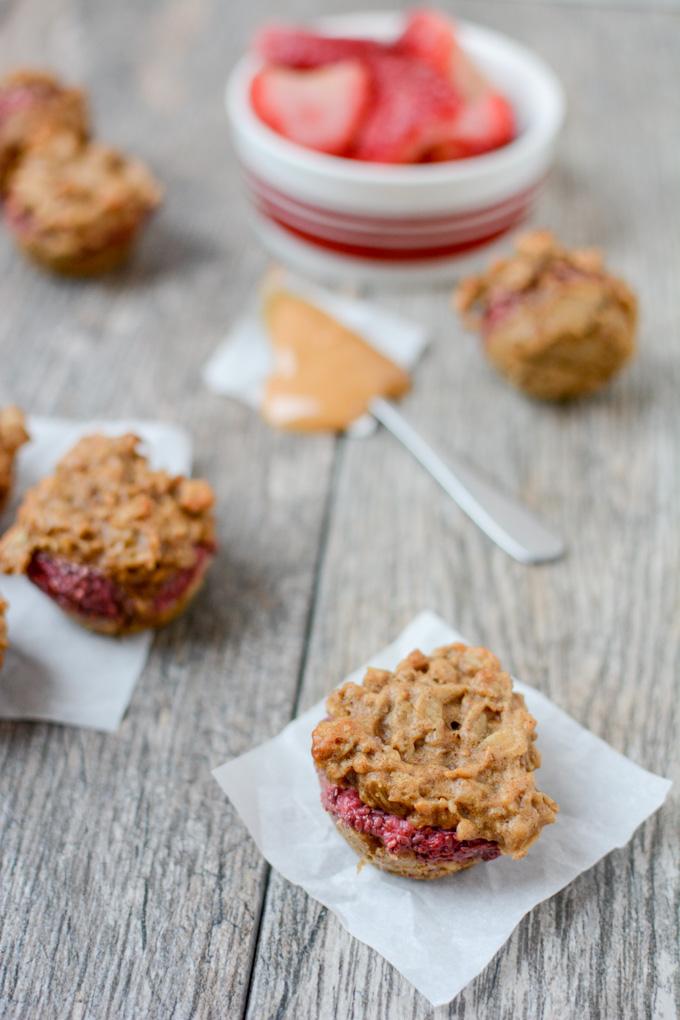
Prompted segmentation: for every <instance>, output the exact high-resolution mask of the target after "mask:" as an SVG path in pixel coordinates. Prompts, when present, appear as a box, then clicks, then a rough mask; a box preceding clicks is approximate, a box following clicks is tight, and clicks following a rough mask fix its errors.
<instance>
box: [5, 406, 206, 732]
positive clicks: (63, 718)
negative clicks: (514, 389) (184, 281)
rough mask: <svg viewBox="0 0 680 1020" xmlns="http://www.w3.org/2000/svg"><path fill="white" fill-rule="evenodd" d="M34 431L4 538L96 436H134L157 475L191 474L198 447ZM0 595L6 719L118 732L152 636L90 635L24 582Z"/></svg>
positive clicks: (135, 425) (148, 431)
mask: <svg viewBox="0 0 680 1020" xmlns="http://www.w3.org/2000/svg"><path fill="white" fill-rule="evenodd" d="M28 428H29V432H30V434H31V442H30V443H29V444H28V445H27V446H24V447H22V449H21V450H20V451H19V459H18V471H17V480H16V485H15V489H14V499H13V502H12V506H11V507H10V508H8V509H7V511H6V512H5V513H4V514H3V516H2V522H1V523H2V528H3V530H4V529H5V528H6V527H8V526H9V525H10V523H11V522H12V519H13V516H14V510H15V508H16V506H17V503H18V502H19V500H20V499H21V496H22V495H23V493H24V492H25V491H26V489H28V488H29V487H30V486H31V485H34V484H35V483H36V482H37V481H39V480H40V478H42V477H43V476H44V475H46V474H50V473H51V472H52V470H53V469H54V466H55V464H56V462H57V461H58V460H59V459H60V457H62V456H63V455H64V454H65V453H66V452H67V451H68V450H69V448H70V447H71V446H73V444H74V443H75V442H77V440H78V439H80V437H81V436H84V435H88V434H90V433H92V432H106V433H108V434H110V435H119V434H122V433H124V432H135V433H137V435H139V436H140V437H141V438H142V439H143V440H144V452H145V453H146V455H147V456H148V457H149V458H150V460H151V463H152V464H153V466H154V467H157V468H165V469H166V470H168V471H170V472H172V473H173V474H185V473H187V472H188V471H189V469H190V467H191V441H190V439H189V436H188V435H187V433H186V432H185V431H184V429H181V428H178V427H177V426H175V425H165V424H162V423H160V422H142V421H115V422H114V421H110V422H96V421H95V422H86V423H83V422H74V421H65V420H60V419H55V418H31V420H30V421H29V425H28ZM0 594H2V595H3V597H4V598H5V599H6V600H7V601H8V602H9V610H8V613H7V624H8V629H9V642H10V647H9V649H8V651H7V653H6V656H5V665H4V666H3V668H2V669H1V670H0V718H3V719H34V720H37V719H40V720H45V721H47V722H57V723H64V724H66V725H69V726H88V727H91V728H92V729H96V730H107V731H109V732H111V731H113V730H115V729H116V728H117V727H118V725H119V723H120V721H121V719H122V718H123V715H124V713H125V709H126V708H127V706H128V703H129V701H130V698H131V697H132V691H133V690H134V686H135V684H136V682H137V679H138V677H139V675H140V674H141V672H142V669H143V668H144V663H145V662H146V657H147V654H148V651H149V647H150V645H151V641H152V640H153V633H152V632H151V631H146V632H145V633H142V634H135V635H133V636H132V637H125V638H111V637H103V636H101V635H98V634H91V633H90V632H89V631H87V630H85V629H83V628H82V627H80V626H79V625H78V624H76V623H73V622H72V621H71V620H69V619H68V617H67V616H65V614H64V613H62V611H61V610H60V609H59V608H58V607H57V606H56V605H55V604H54V603H53V602H52V601H51V599H49V598H47V596H45V595H43V594H42V592H40V591H39V590H38V589H37V588H36V587H35V586H34V585H32V584H31V583H30V582H29V581H27V580H26V578H25V577H6V576H4V575H2V574H0Z"/></svg>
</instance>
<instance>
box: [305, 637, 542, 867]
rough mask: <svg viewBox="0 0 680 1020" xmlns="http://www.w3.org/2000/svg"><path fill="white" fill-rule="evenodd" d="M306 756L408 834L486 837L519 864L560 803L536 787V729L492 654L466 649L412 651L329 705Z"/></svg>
mask: <svg viewBox="0 0 680 1020" xmlns="http://www.w3.org/2000/svg"><path fill="white" fill-rule="evenodd" d="M327 709H328V718H327V719H325V720H324V721H323V722H320V723H319V725H318V726H317V727H316V729H315V730H314V734H313V737H312V754H313V756H314V760H315V762H316V764H317V766H318V767H319V768H320V769H321V770H322V771H323V772H324V773H325V775H326V778H327V779H328V781H329V782H330V783H332V784H334V785H340V786H342V785H349V786H354V787H355V788H356V789H357V791H358V793H359V796H360V797H361V799H362V801H363V802H364V803H365V804H368V805H369V806H371V807H375V808H381V809H382V810H383V811H386V812H389V813H390V814H395V815H399V816H400V817H403V818H406V819H408V821H410V822H411V823H412V824H413V825H415V826H417V827H422V826H425V825H432V826H437V827H440V828H444V829H451V830H455V832H456V837H457V838H458V839H459V840H470V839H488V840H493V841H495V842H497V843H498V845H499V847H500V849H501V851H502V852H503V853H506V854H511V855H512V856H513V857H522V856H524V854H525V853H526V851H527V849H528V847H529V846H530V845H531V844H532V843H533V842H534V840H535V839H536V838H537V837H538V836H539V834H540V832H541V829H542V828H543V826H544V825H547V824H549V823H550V822H553V821H554V820H555V814H556V812H557V810H558V809H557V805H556V804H555V802H554V801H553V800H551V798H550V797H548V796H546V795H545V794H543V793H541V792H540V791H539V790H537V789H536V785H535V783H534V777H533V774H532V773H533V771H534V769H536V768H538V766H539V764H540V756H539V754H538V751H537V750H536V748H535V746H534V741H535V739H536V737H535V728H536V721H535V719H534V718H533V716H531V715H530V713H529V712H528V711H527V708H526V705H525V704H524V698H523V697H522V695H521V694H518V693H517V692H514V691H513V689H512V680H511V678H510V676H509V675H508V674H507V673H505V672H503V670H502V669H501V666H500V663H499V661H498V659H497V658H496V656H495V655H493V654H492V653H491V652H489V651H488V650H487V649H486V648H471V647H468V646H467V645H463V644H452V645H447V646H445V647H443V648H438V649H436V650H435V651H434V652H433V653H432V655H431V656H426V655H423V653H422V652H419V651H414V652H411V654H410V655H409V656H408V657H407V658H406V659H404V660H403V662H401V663H399V665H398V666H397V668H396V670H395V671H394V672H393V673H392V672H390V671H388V670H383V669H368V670H367V672H366V676H365V677H364V680H363V683H362V684H355V683H346V684H344V685H343V686H342V687H341V688H339V690H337V691H334V692H333V694H331V695H330V697H329V698H328V702H327Z"/></svg>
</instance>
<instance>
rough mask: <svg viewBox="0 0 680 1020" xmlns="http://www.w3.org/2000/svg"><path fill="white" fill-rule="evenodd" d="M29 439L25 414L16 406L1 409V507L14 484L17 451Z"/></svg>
mask: <svg viewBox="0 0 680 1020" xmlns="http://www.w3.org/2000/svg"><path fill="white" fill-rule="evenodd" d="M28 439H29V435H28V432H27V431H26V423H25V420H24V415H23V412H22V411H20V410H19V408H18V407H14V406H11V407H3V408H0V506H2V503H3V502H4V500H5V497H6V495H7V493H8V492H9V489H10V486H11V484H12V474H13V471H14V459H15V457H16V454H17V450H18V449H19V447H21V446H23V445H24V443H27V442H28Z"/></svg>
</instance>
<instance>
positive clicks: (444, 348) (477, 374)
mask: <svg viewBox="0 0 680 1020" xmlns="http://www.w3.org/2000/svg"><path fill="white" fill-rule="evenodd" d="M457 9H458V10H460V11H461V12H462V13H464V14H467V15H468V16H470V17H473V16H474V17H476V18H478V19H479V20H483V21H485V22H487V23H489V24H492V25H494V26H497V27H499V28H502V29H507V30H508V31H512V32H514V34H515V35H517V36H521V37H522V38H525V39H526V40H527V41H528V42H530V43H532V44H534V45H535V46H536V47H537V48H538V49H539V50H540V51H541V52H543V53H544V54H545V55H546V57H547V58H548V59H549V60H550V61H551V62H552V63H553V64H554V66H555V67H556V68H557V70H558V72H559V73H560V75H561V76H562V78H563V80H564V81H565V83H566V86H567V89H568V92H569V98H570V103H571V112H570V118H569V125H568V128H567V131H566V135H565V139H564V144H563V146H562V153H561V159H560V165H559V169H558V170H557V172H556V173H555V175H554V176H553V178H552V179H551V181H550V183H549V186H548V188H547V191H546V194H545V197H544V199H543V202H542V206H541V209H540V211H539V215H538V217H537V220H538V222H541V223H546V224H549V225H551V226H552V227H554V228H555V229H556V230H557V231H558V232H560V233H561V234H562V235H563V236H564V237H566V238H568V239H570V240H571V241H573V242H577V243H583V242H585V243H592V242H600V243H602V244H604V245H605V246H606V248H607V250H608V252H609V254H610V258H611V262H612V264H614V265H615V266H617V267H618V268H619V269H620V270H621V272H623V273H625V274H626V275H628V276H629V278H630V279H631V281H633V282H634V284H635V286H636V287H637V288H638V290H639V292H640V296H641V300H642V311H643V328H642V334H641V354H640V357H639V359H638V360H637V362H636V364H635V366H634V367H633V369H632V370H631V371H630V372H629V373H628V374H627V375H626V376H625V377H624V378H623V379H621V380H620V382H618V383H617V384H616V386H615V387H614V388H613V389H612V390H611V391H610V392H608V393H606V394H603V395H602V396H600V397H598V398H596V399H595V400H593V401H591V402H589V403H587V404H583V405H579V406H574V407H572V408H566V409H555V408H549V407H544V406H541V405H538V404H532V403H529V402H528V401H525V400H524V399H522V398H521V397H520V396H518V395H517V394H515V393H514V392H513V391H511V390H510V389H509V388H508V387H506V386H505V385H504V384H503V383H502V382H501V381H500V380H498V379H497V378H495V377H494V376H493V375H492V374H491V372H490V371H488V370H487V369H486V368H485V366H484V365H483V363H482V359H481V355H480V352H479V350H478V349H477V347H476V344H475V341H474V340H473V339H471V338H469V337H467V336H464V335H463V334H462V333H461V332H460V330H459V328H458V327H457V325H456V322H455V320H454V319H453V317H452V315H451V313H450V310H449V308H448V297H447V295H446V294H444V293H441V292H440V293H438V294H436V295H426V296H413V295H410V296H408V297H404V298H402V299H397V298H395V297H394V296H388V295H384V296H383V299H384V300H390V301H391V302H392V303H394V304H395V306H396V307H401V308H402V309H403V310H404V311H408V312H409V314H419V315H421V316H422V317H423V318H426V319H428V320H429V321H431V322H432V324H433V326H434V327H435V343H434V346H433V349H432V351H431V352H430V354H429V356H428V357H427V359H426V361H425V362H424V364H423V366H422V368H421V370H420V371H419V372H418V385H417V387H416V389H415V391H414V392H413V394H412V395H411V396H410V397H409V398H408V401H407V403H406V405H405V408H406V410H407V411H408V414H409V415H410V417H411V418H412V420H413V421H414V422H417V423H418V424H419V425H420V426H421V427H422V429H423V431H424V432H425V433H426V435H428V436H429V437H431V438H432V439H433V440H436V442H437V444H438V445H439V446H440V447H441V448H442V449H443V450H447V449H450V450H451V451H456V452H458V453H467V454H468V455H469V457H470V459H471V461H473V462H475V463H478V464H483V465H486V467H487V470H488V471H489V473H490V474H491V475H493V476H495V477H496V478H498V479H500V480H501V481H503V482H504V483H506V484H507V485H508V486H509V487H510V488H511V489H513V490H515V491H518V492H519V493H521V494H522V495H523V496H524V497H525V498H526V499H527V500H528V501H531V502H532V503H533V504H534V505H535V506H536V507H540V508H541V509H542V511H543V512H544V513H545V515H546V517H547V518H549V519H550V520H552V521H553V522H554V523H555V524H556V525H557V526H558V527H559V528H560V529H561V530H562V532H563V533H564V534H565V535H566V536H567V537H568V539H569V543H570V553H569V556H568V558H567V559H566V560H564V561H563V562H561V563H558V564H555V565H551V566H547V567H543V568H540V569H526V568H523V567H521V566H519V565H517V564H514V563H513V562H511V561H510V560H509V559H508V558H506V557H505V556H504V555H503V554H502V553H501V552H499V551H497V550H495V549H493V548H492V547H490V545H489V544H488V543H487V542H486V541H485V540H484V538H483V537H482V536H481V535H480V534H479V533H478V532H477V531H476V530H475V529H474V527H473V526H471V525H470V524H469V523H468V522H467V520H466V519H465V518H464V517H463V516H462V514H460V513H459V512H458V511H457V510H456V509H455V508H454V507H453V506H452V505H451V504H450V503H449V502H448V501H447V499H446V497H445V496H444V495H443V494H442V493H441V492H440V491H439V490H438V489H437V488H436V487H435V486H434V485H433V483H432V482H431V481H430V479H429V478H427V477H426V476H425V475H424V474H422V473H420V472H419V471H418V470H417V469H416V468H415V466H414V465H413V464H412V462H411V461H410V460H409V458H408V455H407V454H406V453H404V452H403V451H402V450H400V449H398V448H397V447H396V446H395V444H394V443H393V441H392V439H391V438H390V437H389V436H387V435H385V434H382V435H379V436H376V437H375V438H374V439H372V440H371V441H370V442H367V443H362V444H358V443H357V444H353V443H351V442H349V441H348V442H344V443H343V444H342V448H341V451H340V454H339V456H340V465H339V470H338V482H337V492H336V499H335V504H334V513H333V517H332V523H331V529H330V537H329V544H328V550H327V555H326V558H325V561H324V564H323V572H322V577H321V584H320V589H319V598H318V603H317V607H316V611H315V619H316V626H315V628H314V633H313V635H312V643H311V649H310V654H309V659H308V662H307V668H306V671H305V679H304V685H303V691H302V707H306V706H308V705H309V704H312V703H313V702H314V701H316V700H317V699H318V698H320V697H321V696H322V695H323V694H324V693H325V692H326V691H327V690H328V689H329V687H330V686H331V685H332V684H333V683H334V682H336V681H337V680H338V679H340V678H341V677H342V676H343V675H344V674H345V673H347V672H348V671H349V670H350V669H352V668H354V667H355V666H356V664H357V663H358V662H360V661H362V660H363V659H365V658H367V657H368V656H369V655H370V654H371V653H372V652H373V651H374V650H375V649H376V648H378V647H380V646H381V645H383V644H384V643H386V642H387V641H389V640H390V639H391V638H392V637H393V636H394V635H395V634H396V633H397V632H398V631H399V630H400V629H401V627H402V626H403V625H404V624H405V623H406V622H407V621H408V620H409V619H410V618H411V616H412V615H414V614H415V613H416V612H417V611H418V610H419V609H421V608H423V607H424V606H431V607H433V608H435V609H437V610H438V611H439V612H441V613H442V614H443V615H444V616H446V617H447V618H449V619H450V620H451V621H453V622H454V623H455V624H456V625H457V626H458V627H459V628H460V629H461V630H462V632H463V633H465V634H466V635H468V636H469V638H470V639H471V640H473V641H478V642H483V643H485V644H487V645H489V646H490V647H491V648H493V649H494V650H496V651H497V652H498V654H499V655H500V656H501V658H502V660H503V661H504V662H505V663H507V664H508V666H509V667H510V668H512V670H513V671H514V672H515V673H516V674H517V675H519V676H521V677H522V678H523V679H525V680H526V681H527V682H529V683H532V684H534V685H535V686H537V687H539V688H540V689H542V690H544V691H545V692H546V693H547V694H548V695H549V696H550V697H552V698H553V699H555V700H556V701H557V702H558V703H559V704H560V705H562V706H563V707H564V708H565V709H566V710H567V711H569V712H570V713H571V714H572V715H574V716H575V717H576V718H578V719H579V720H580V721H582V722H583V723H584V724H586V725H588V726H589V727H590V728H591V729H592V730H593V731H594V732H596V733H598V734H600V735H601V736H602V737H604V738H605V739H606V740H608V741H610V742H611V743H612V744H613V745H614V746H615V747H617V748H618V749H620V750H621V751H623V752H625V753H627V754H629V755H630V756H631V757H632V758H633V759H635V760H636V761H638V762H640V763H641V764H643V765H645V766H647V767H648V768H650V769H653V770H656V771H658V772H660V773H662V774H665V775H671V776H675V777H676V778H677V777H678V774H679V766H680V762H679V760H678V758H679V754H678V752H679V750H680V749H679V747H678V741H677V718H676V705H677V694H676V691H677V680H678V672H679V667H680V631H679V629H678V610H679V608H680V583H679V581H678V577H679V572H680V570H679V568H680V536H679V532H678V503H679V500H680V492H679V491H678V480H679V478H680V434H679V432H678V426H677V392H678V385H679V384H680V365H679V363H678V352H679V342H678V322H679V321H680V301H679V300H678V292H677V286H676V283H675V281H677V279H678V273H679V271H680V264H679V261H680V245H679V244H678V228H677V213H676V212H674V210H677V208H678V201H679V198H680V196H679V194H678V192H679V190H680V189H679V183H678V182H679V181H680V174H679V173H678V171H679V170H680V166H679V159H680V152H679V150H678V147H677V145H674V144H672V143H671V141H670V139H671V131H672V129H671V125H672V124H673V123H678V122H680V119H679V116H678V114H679V113H680V110H679V109H678V100H677V95H676V93H675V92H674V90H672V89H671V88H670V84H671V81H672V79H673V77H674V68H675V67H676V65H677V53H678V52H679V50H680V25H679V24H678V22H677V20H676V19H674V18H671V17H669V16H652V15H649V14H641V13H640V14H632V13H627V14H623V13H622V14H620V15H619V16H618V17H617V18H616V19H612V17H611V14H610V13H609V12H605V11H600V10H587V11H586V10H583V11H581V12H579V17H578V20H577V19H575V17H574V11H573V9H566V8H551V9H547V8H541V9H539V8H537V7H535V6H533V5H529V4H521V3H517V4H513V5H511V6H510V5H495V4H491V3H475V4H474V5H473V4H471V3H468V4H460V5H457ZM605 52H606V53H607V60H606V63H603V62H602V57H601V55H602V54H603V53H605ZM636 54H647V55H648V58H647V61H646V63H645V67H646V71H645V74H644V80H645V87H644V89H640V81H641V79H640V77H639V76H632V75H631V73H630V72H631V67H632V66H634V64H635V55H636ZM652 54H653V58H652V56H651V55H652ZM636 80H637V83H636ZM543 750H544V753H545V754H546V755H549V753H550V748H549V747H544V748H543ZM584 795H586V796H587V791H584ZM678 821H679V818H678V800H677V793H676V794H673V795H672V800H671V803H669V804H668V805H667V806H666V807H665V808H664V809H663V811H662V812H661V813H660V814H659V815H658V816H657V817H655V818H654V819H653V820H651V821H650V822H649V823H648V824H647V825H646V826H645V827H644V828H643V829H642V830H641V831H640V832H638V834H637V835H636V836H635V838H634V840H633V842H632V844H631V846H630V847H629V848H627V849H625V850H622V851H617V852H615V853H614V854H612V855H611V856H610V857H608V858H607V859H606V860H605V861H604V862H602V863H601V864H600V865H599V866H597V867H596V868H594V869H593V870H592V871H591V872H590V873H588V874H586V875H584V876H582V877H581V878H580V879H579V880H578V881H577V882H575V883H574V884H573V885H572V886H571V887H570V888H568V889H567V890H565V891H564V892H563V893H562V894H560V895H559V896H557V897H555V898H554V899H553V900H551V901H550V902H548V903H546V904H544V905H542V906H541V907H540V908H539V909H537V910H535V911H534V912H533V913H532V914H531V915H530V916H529V917H527V918H526V919H525V920H524V921H523V923H522V924H521V925H520V926H519V928H518V930H517V931H516V933H515V934H514V936H513V937H512V938H511V939H510V941H509V942H508V944H507V946H506V947H505V948H504V949H503V950H502V951H501V953H499V955H498V956H497V957H496V959H495V960H494V961H493V963H492V964H491V965H490V966H489V967H488V969H487V970H486V971H485V972H484V973H483V974H482V975H481V976H480V977H479V978H478V979H477V980H476V981H475V982H473V983H472V984H471V985H470V986H469V988H468V989H467V990H466V991H465V992H464V993H463V994H462V995H461V996H460V997H459V998H458V999H457V1001H456V1002H455V1003H454V1004H453V1005H452V1006H451V1008H450V1009H441V1010H437V1011H433V1010H431V1009H430V1008H429V1007H428V1004H427V1003H426V1002H425V1000H424V999H422V998H421V997H420V996H419V995H418V994H417V993H415V992H414V991H413V989H412V988H411V987H410V986H409V985H408V984H407V983H406V982H405V981H404V980H403V979H401V978H400V977H399V975H398V974H397V973H396V972H395V971H394V970H393V969H392V968H391V966H390V965H388V964H387V963H385V962H384V961H383V960H382V959H380V958H379V957H378V956H377V955H376V954H375V953H373V952H372V951H370V950H368V949H367V948H366V947H364V946H362V945H360V944H359V943H357V942H356V941H354V940H353V939H351V938H350V937H349V936H348V935H347V934H346V933H345V932H344V931H343V929H342V928H341V927H340V925H339V923H338V922H337V921H336V920H335V919H334V918H333V917H332V916H331V915H329V914H328V913H327V912H326V911H325V910H324V909H322V908H321V907H319V906H318V904H316V903H314V902H313V901H311V900H310V899H309V898H308V897H307V896H306V895H305V894H303V893H302V892H300V891H299V890H297V889H295V888H293V887H291V886H290V885H288V884H287V883H286V882H284V881H283V880H282V879H281V878H280V877H279V876H277V875H272V877H271V880H270V883H269V888H268V892H267V899H266V910H265V915H264V919H263V924H262V929H261V933H260V939H259V945H258V953H257V961H256V967H255V972H254V975H253V985H252V989H251V995H250V1000H249V1010H248V1016H249V1017H250V1018H252V1020H259V1018H261V1017H273V1016H277V1017H291V1018H292V1017H295V1020H315V1018H317V1017H326V1016H339V1017H350V1016H351V1017H369V1018H371V1020H395V1018H399V1020H402V1018H410V1017H414V1018H423V1017H426V1016H427V1017H429V1016H442V1017H443V1016H449V1017H452V1018H453V1017H460V1018H462V1017H478V1016H484V1017H488V1018H510V1017H532V1018H551V1020H552V1018H554V1017H573V1016H586V1017H607V1018H609V1017H612V1018H613V1017H617V1018H629V1020H638V1018H642V1017H654V1018H662V1017H663V1018H665V1017H673V1016H676V1015H677V1013H678V1010H679V1009H680V988H679V987H678V971H677V909H678V883H677V832H678V828H679V826H678ZM454 920H455V919H452V922H453V921H454Z"/></svg>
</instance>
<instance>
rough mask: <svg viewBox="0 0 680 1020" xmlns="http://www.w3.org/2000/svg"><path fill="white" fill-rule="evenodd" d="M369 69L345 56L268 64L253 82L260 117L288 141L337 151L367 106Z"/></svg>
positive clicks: (354, 131) (354, 130) (345, 147)
mask: <svg viewBox="0 0 680 1020" xmlns="http://www.w3.org/2000/svg"><path fill="white" fill-rule="evenodd" d="M369 94H370V78H369V74H368V71H367V70H366V68H365V67H364V65H363V64H362V63H360V62H359V61H357V60H345V61H341V62H340V63H337V64H329V66H328V67H322V68H318V69H317V70H313V71H294V70H291V69H289V68H284V67H266V68H264V69H263V70H262V71H260V72H259V73H258V74H257V75H256V76H255V78H254V79H253V83H252V85H251V93H250V95H251V101H252V104H253V108H254V109H255V112H256V113H257V115H258V116H259V117H260V119H261V120H263V121H264V122H265V124H268V125H269V127H271V128H273V129H274V131H277V132H278V133H279V134H281V135H283V136H284V137H285V138H288V139H289V140H290V141H291V142H297V143H298V144H299V145H304V146H306V147H307V148H310V149H318V150H319V151H320V152H327V153H331V154H333V155H336V156H341V155H343V154H344V153H346V152H347V151H348V150H349V148H350V146H351V145H352V143H353V141H354V139H355V136H356V134H357V131H358V128H359V124H360V122H361V120H362V118H363V116H364V112H365V110H366V108H367V104H368V99H369Z"/></svg>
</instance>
